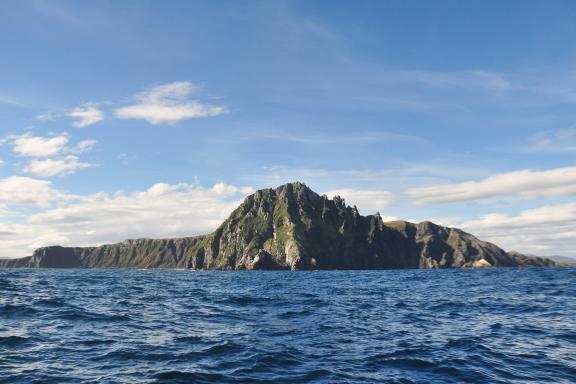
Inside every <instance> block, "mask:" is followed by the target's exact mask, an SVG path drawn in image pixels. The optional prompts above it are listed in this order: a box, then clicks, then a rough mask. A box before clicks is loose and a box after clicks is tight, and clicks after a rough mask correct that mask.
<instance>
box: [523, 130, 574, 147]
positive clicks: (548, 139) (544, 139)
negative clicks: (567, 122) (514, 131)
mask: <svg viewBox="0 0 576 384" xmlns="http://www.w3.org/2000/svg"><path fill="white" fill-rule="evenodd" d="M532 141H533V144H534V145H533V146H532V147H530V148H528V150H529V151H530V152H537V151H546V152H576V128H568V129H560V130H557V131H545V132H540V133H538V134H536V135H534V136H533V137H532Z"/></svg>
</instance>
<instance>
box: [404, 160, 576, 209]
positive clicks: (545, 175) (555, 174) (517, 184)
mask: <svg viewBox="0 0 576 384" xmlns="http://www.w3.org/2000/svg"><path fill="white" fill-rule="evenodd" d="M574 193H576V167H564V168H555V169H551V170H547V171H532V170H522V171H516V172H509V173H501V174H496V175H493V176H490V177H488V178H485V179H483V180H480V181H466V182H462V183H454V184H443V185H435V186H430V187H419V188H413V189H410V190H408V191H406V192H405V195H406V196H407V197H409V198H412V199H414V200H415V203H416V204H418V205H425V204H442V203H452V202H459V201H470V200H478V199H485V198H490V197H496V196H506V195H520V196H522V197H524V198H537V197H555V196H563V195H571V194H574Z"/></svg>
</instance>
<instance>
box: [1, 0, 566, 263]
mask: <svg viewBox="0 0 576 384" xmlns="http://www.w3.org/2000/svg"><path fill="white" fill-rule="evenodd" d="M0 44H1V48H2V58H1V60H0V143H1V145H0V161H1V163H0V164H1V165H0V257H2V256H4V257H15V256H24V255H27V254H29V253H30V252H31V251H32V249H33V248H34V247H37V246H42V245H48V244H62V245H71V244H77V245H88V244H100V243H104V242H113V241H121V240H123V239H124V238H128V237H130V238H132V237H144V236H154V237H164V236H185V235H192V234H196V233H205V232H208V231H210V230H211V229H213V228H214V227H215V226H216V225H217V224H218V223H219V222H220V221H221V220H222V219H223V218H224V217H226V216H227V214H228V213H229V212H230V210H231V209H232V208H233V207H234V206H235V205H236V204H237V203H238V202H239V201H240V200H241V199H242V197H243V196H244V195H245V194H247V193H250V192H251V191H253V190H255V189H259V188H264V187H275V186H277V185H280V184H282V183H285V182H289V181H295V180H300V181H303V182H305V183H306V184H307V185H309V186H310V187H312V188H313V189H314V190H316V191H318V192H320V193H327V194H329V195H333V194H340V195H343V196H344V197H345V198H346V200H347V201H348V202H349V203H351V204H357V205H358V207H359V208H360V210H361V212H363V213H366V214H368V213H373V212H375V211H380V213H381V214H382V215H383V216H384V217H385V218H390V219H392V218H403V219H407V220H414V221H420V220H426V219H430V220H434V221H437V222H440V223H442V224H446V225H452V226H459V227H462V228H464V229H466V230H468V231H470V232H472V233H475V234H477V235H478V236H479V237H481V238H483V239H488V240H491V241H493V242H495V243H497V244H499V245H501V246H503V247H504V248H506V249H516V250H519V251H523V252H527V253H534V254H541V255H554V254H563V255H568V256H570V255H571V256H576V250H575V249H576V247H575V246H576V204H575V203H574V196H575V195H576V164H575V161H574V160H575V159H576V156H575V155H576V119H575V117H576V116H575V115H576V109H575V108H574V105H575V103H576V69H575V65H574V64H575V63H576V3H574V2H573V1H553V0H552V1H551V0H547V1H506V2H487V1H467V2H462V1H442V2H426V1H359V2H349V1H330V2H327V1H219V2H214V1H194V2H193V1H171V2H160V1H121V2H120V1H114V2H113V1H93V2H77V1H5V2H3V3H2V4H0Z"/></svg>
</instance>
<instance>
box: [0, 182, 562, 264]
mask: <svg viewBox="0 0 576 384" xmlns="http://www.w3.org/2000/svg"><path fill="white" fill-rule="evenodd" d="M555 265H556V264H555V263H554V262H553V261H552V260H549V259H544V258H537V257H529V256H524V255H521V254H518V253H515V252H510V253H507V252H505V251H504V250H502V249H500V248H499V247H497V246H496V245H494V244H491V243H488V242H485V241H481V240H479V239H477V238H476V237H474V236H472V235H471V234H468V233H466V232H463V231H461V230H459V229H456V228H447V227H442V226H439V225H436V224H434V223H431V222H427V221H426V222H422V223H419V224H414V223H409V222H406V221H393V222H384V221H383V220H382V218H381V217H380V215H369V216H362V215H360V214H359V213H358V210H357V209H356V207H349V206H347V205H346V204H345V202H344V200H343V199H341V198H339V197H335V198H334V199H328V198H327V197H326V196H320V195H318V194H317V193H315V192H314V191H312V190H311V189H310V188H308V187H307V186H305V185H304V184H302V183H299V182H296V183H290V184H286V185H283V186H280V187H278V188H276V189H263V190H259V191H257V192H256V193H254V194H252V195H250V196H248V197H246V199H245V200H244V202H243V203H242V204H241V205H240V206H239V207H238V208H237V209H236V210H234V211H233V212H232V214H231V215H230V217H229V218H228V219H227V220H226V221H224V223H222V224H221V225H220V227H218V228H217V229H216V230H215V231H214V232H213V233H211V234H209V235H206V236H196V237H187V238H180V239H160V240H153V239H139V240H127V241H125V242H122V243H117V244H111V245H102V246H99V247H84V248H80V247H59V246H52V247H44V248H40V249H38V250H36V251H35V252H34V254H33V255H32V257H28V258H22V259H12V260H0V267H31V268H190V269H269V270H273V269H292V270H306V269H393V268H480V267H517V266H555Z"/></svg>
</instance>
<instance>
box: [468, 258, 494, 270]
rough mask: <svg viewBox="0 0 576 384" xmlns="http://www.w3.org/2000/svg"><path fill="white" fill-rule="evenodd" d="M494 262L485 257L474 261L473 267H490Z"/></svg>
mask: <svg viewBox="0 0 576 384" xmlns="http://www.w3.org/2000/svg"><path fill="white" fill-rule="evenodd" d="M491 266H492V264H490V263H489V262H488V261H486V260H484V259H479V260H476V261H475V262H473V263H472V268H490V267H491Z"/></svg>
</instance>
